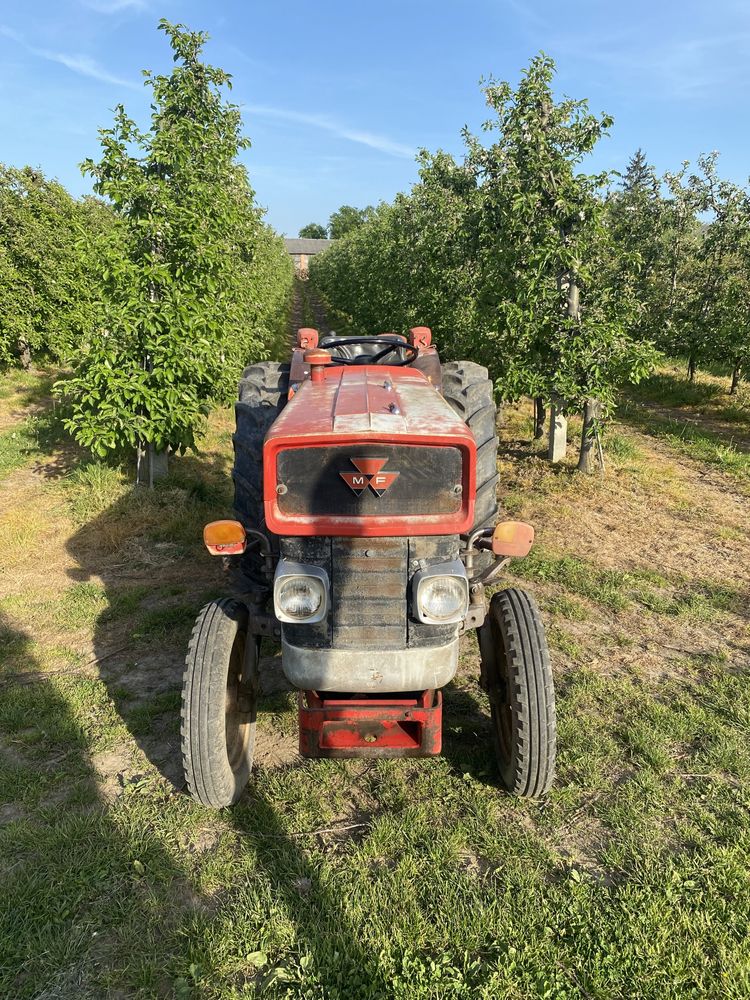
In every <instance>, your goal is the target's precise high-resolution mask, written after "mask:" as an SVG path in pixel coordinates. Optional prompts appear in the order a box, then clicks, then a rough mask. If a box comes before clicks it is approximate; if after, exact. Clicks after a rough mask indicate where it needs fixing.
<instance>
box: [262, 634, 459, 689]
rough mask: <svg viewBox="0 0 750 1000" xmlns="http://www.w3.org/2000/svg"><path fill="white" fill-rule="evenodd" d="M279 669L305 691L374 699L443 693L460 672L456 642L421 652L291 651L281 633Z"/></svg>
mask: <svg viewBox="0 0 750 1000" xmlns="http://www.w3.org/2000/svg"><path fill="white" fill-rule="evenodd" d="M457 631H458V629H456V632H457ZM281 665H282V670H283V671H284V676H285V677H286V678H287V680H288V681H289V682H290V684H292V685H293V686H294V687H297V688H301V689H304V690H310V689H315V690H323V691H347V692H350V693H355V692H360V693H364V694H372V693H378V692H381V693H382V692H392V691H414V690H416V689H418V688H421V687H424V686H426V685H429V686H430V687H431V688H441V687H445V685H446V684H447V683H448V682H449V681H450V680H452V678H453V677H454V676H455V673H456V670H457V669H458V638H455V639H453V640H452V641H451V642H450V643H448V644H447V645H445V646H425V647H422V648H417V647H410V648H406V649H380V650H379V649H320V648H317V649H308V648H305V647H301V646H292V645H291V644H290V643H289V641H288V640H287V638H286V631H285V630H284V632H283V633H282V640H281Z"/></svg>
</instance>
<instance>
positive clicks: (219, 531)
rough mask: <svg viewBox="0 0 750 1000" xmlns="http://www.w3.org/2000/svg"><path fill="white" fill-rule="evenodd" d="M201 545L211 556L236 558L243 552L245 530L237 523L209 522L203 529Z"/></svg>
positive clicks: (227, 521)
mask: <svg viewBox="0 0 750 1000" xmlns="http://www.w3.org/2000/svg"><path fill="white" fill-rule="evenodd" d="M203 543H204V545H205V546H206V548H207V549H208V551H209V552H210V553H211V555H212V556H238V555H241V553H243V552H244V551H245V544H246V536H245V529H244V528H243V527H242V525H241V524H240V522H239V521H229V520H226V521H211V522H210V523H209V524H207V525H206V526H205V528H204V529H203Z"/></svg>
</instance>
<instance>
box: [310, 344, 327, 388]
mask: <svg viewBox="0 0 750 1000" xmlns="http://www.w3.org/2000/svg"><path fill="white" fill-rule="evenodd" d="M304 360H305V364H308V365H309V366H310V381H311V382H315V383H320V382H323V381H324V380H325V374H326V365H330V363H331V355H330V354H329V353H328V351H324V350H323V349H322V348H320V347H314V348H312V349H311V350H309V351H305V354H304Z"/></svg>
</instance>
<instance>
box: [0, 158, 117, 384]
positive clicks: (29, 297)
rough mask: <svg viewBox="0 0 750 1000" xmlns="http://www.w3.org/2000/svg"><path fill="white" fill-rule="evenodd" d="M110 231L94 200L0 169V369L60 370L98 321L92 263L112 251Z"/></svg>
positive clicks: (30, 174)
mask: <svg viewBox="0 0 750 1000" xmlns="http://www.w3.org/2000/svg"><path fill="white" fill-rule="evenodd" d="M116 228H117V227H116V220H115V218H114V215H113V213H112V210H111V209H110V208H109V207H108V206H106V205H104V204H103V203H102V202H101V201H99V200H97V199H94V198H85V199H83V200H81V201H76V200H75V199H73V198H72V197H71V196H70V195H69V194H68V192H67V191H66V190H65V189H64V188H63V187H62V185H60V184H58V183H57V181H51V180H47V179H46V178H45V177H44V176H43V174H42V173H41V172H40V171H38V170H34V169H32V168H31V167H24V168H22V169H20V170H19V169H16V168H13V167H3V166H0V364H3V365H8V364H14V363H16V364H20V365H21V366H22V367H24V368H28V367H29V366H30V365H31V363H32V360H33V359H34V358H35V357H40V356H41V357H44V358H46V359H48V360H52V361H54V362H62V363H65V362H67V361H68V360H69V359H70V358H71V356H72V355H73V353H74V352H76V351H78V350H79V349H80V346H81V344H82V343H85V342H86V341H87V339H88V337H89V335H90V331H91V330H92V328H94V327H95V325H96V323H97V321H98V320H99V319H100V318H101V317H100V306H101V290H100V287H99V281H98V263H97V262H98V260H99V259H100V256H101V254H102V253H103V252H104V250H105V247H106V248H107V249H108V251H109V252H112V253H114V252H116V250H117V247H118V233H117V232H116Z"/></svg>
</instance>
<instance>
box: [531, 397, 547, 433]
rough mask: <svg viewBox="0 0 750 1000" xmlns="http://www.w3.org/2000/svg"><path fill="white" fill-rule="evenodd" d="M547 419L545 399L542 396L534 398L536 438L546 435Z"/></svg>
mask: <svg viewBox="0 0 750 1000" xmlns="http://www.w3.org/2000/svg"><path fill="white" fill-rule="evenodd" d="M546 419H547V411H546V409H545V407H544V400H543V399H542V397H541V396H536V397H535V398H534V439H535V440H538V439H539V438H541V437H544V423H545V421H546Z"/></svg>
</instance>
